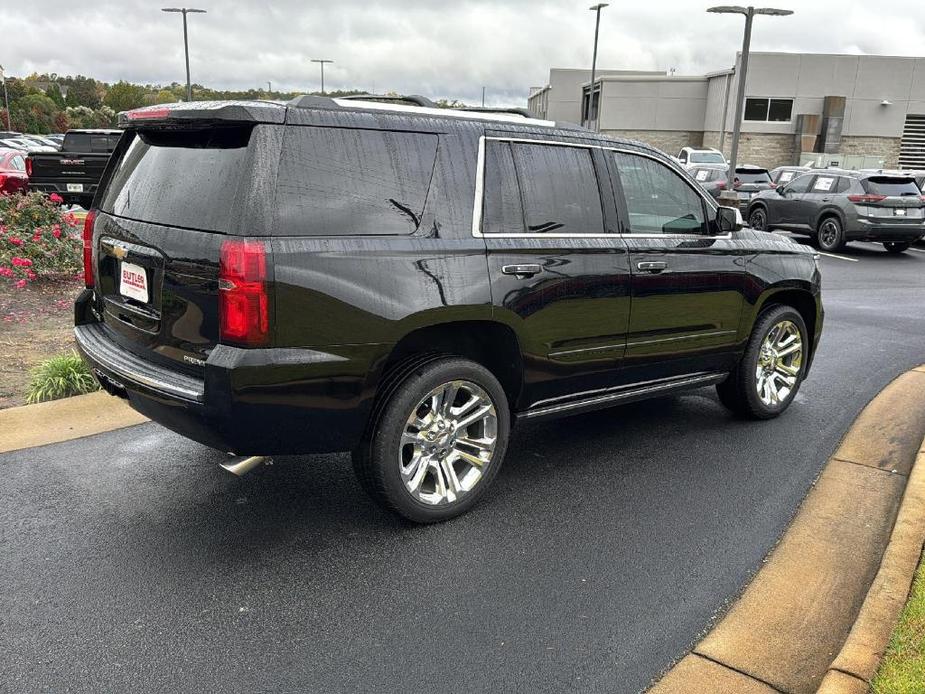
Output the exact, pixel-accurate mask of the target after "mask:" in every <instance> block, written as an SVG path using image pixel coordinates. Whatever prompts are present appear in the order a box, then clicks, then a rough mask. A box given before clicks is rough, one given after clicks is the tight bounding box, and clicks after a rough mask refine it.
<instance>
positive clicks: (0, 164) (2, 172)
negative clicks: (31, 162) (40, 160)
mask: <svg viewBox="0 0 925 694" xmlns="http://www.w3.org/2000/svg"><path fill="white" fill-rule="evenodd" d="M28 188H29V176H28V175H27V174H26V157H25V155H24V154H23V153H22V152H20V151H19V150H18V149H0V194H2V193H7V194H12V193H25V192H26V190H27V189H28Z"/></svg>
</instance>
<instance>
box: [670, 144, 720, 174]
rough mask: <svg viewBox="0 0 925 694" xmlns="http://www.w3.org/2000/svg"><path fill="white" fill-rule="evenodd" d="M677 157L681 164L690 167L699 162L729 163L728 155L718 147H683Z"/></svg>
mask: <svg viewBox="0 0 925 694" xmlns="http://www.w3.org/2000/svg"><path fill="white" fill-rule="evenodd" d="M677 159H678V161H679V162H681V166H684V167H685V168H688V169H689V168H690V167H692V166H697V165H699V164H728V163H729V162H728V161H726V157H725V156H724V155H723V153H722V152H720V151H719V150H718V149H713V148H712V147H683V148H682V149H681V151H680V152H678V156H677Z"/></svg>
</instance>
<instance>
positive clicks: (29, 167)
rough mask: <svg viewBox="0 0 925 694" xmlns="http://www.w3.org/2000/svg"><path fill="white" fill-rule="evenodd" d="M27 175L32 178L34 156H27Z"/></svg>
mask: <svg viewBox="0 0 925 694" xmlns="http://www.w3.org/2000/svg"><path fill="white" fill-rule="evenodd" d="M26 176H28V177H29V178H32V157H26Z"/></svg>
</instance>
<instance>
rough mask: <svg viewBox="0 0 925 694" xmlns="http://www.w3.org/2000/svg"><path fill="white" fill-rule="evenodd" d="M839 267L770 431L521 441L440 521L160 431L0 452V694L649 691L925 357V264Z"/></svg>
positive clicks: (691, 402)
mask: <svg viewBox="0 0 925 694" xmlns="http://www.w3.org/2000/svg"><path fill="white" fill-rule="evenodd" d="M835 255H836V256H837V257H824V258H823V259H822V265H823V273H824V301H825V307H826V312H827V316H826V328H825V332H824V335H823V340H822V345H821V348H820V352H819V355H818V357H817V358H816V362H815V365H814V368H813V373H812V375H811V377H810V379H809V380H808V381H807V382H806V383H805V385H804V386H803V389H802V390H801V392H800V394H799V396H798V399H797V402H796V403H795V404H794V406H793V407H791V408H790V410H789V411H788V412H787V413H786V414H785V415H784V416H782V417H781V418H779V419H777V420H774V421H771V422H762V423H754V422H739V421H736V420H734V419H732V418H730V416H729V415H728V414H727V413H726V411H725V410H723V409H722V408H721V407H720V405H719V404H718V402H717V400H716V398H715V395H714V393H713V391H712V390H703V391H697V392H695V393H693V394H691V395H687V396H684V397H675V398H669V399H661V400H656V401H650V402H648V403H643V404H639V405H631V406H626V407H622V408H615V409H611V410H606V411H602V412H598V413H594V414H591V415H586V416H582V417H574V418H570V419H564V420H559V421H556V422H553V423H546V424H538V425H531V426H524V427H522V428H520V429H518V430H517V432H516V434H515V437H514V439H513V441H512V444H511V449H510V453H509V456H508V460H507V461H506V463H505V467H504V469H503V470H502V471H501V474H500V476H499V478H498V479H497V481H496V483H495V485H494V489H493V490H492V493H491V494H490V495H489V496H488V498H487V499H486V501H485V503H483V504H482V505H481V506H479V507H478V508H476V509H475V510H474V511H473V512H471V513H469V514H468V515H466V516H463V517H461V518H459V519H457V520H455V521H453V522H450V523H446V524H442V525H438V526H430V527H413V526H409V525H407V524H404V523H402V522H400V521H398V520H396V519H394V518H392V517H391V516H388V515H386V514H384V513H383V512H381V511H380V510H379V508H378V507H377V506H375V505H374V504H373V503H372V502H371V501H369V500H368V499H367V498H366V497H365V496H363V494H362V492H361V491H360V489H359V487H358V485H357V483H356V482H355V481H354V478H353V474H352V471H351V468H350V466H349V461H348V459H347V458H346V456H334V455H332V456H314V457H304V458H288V459H280V460H278V461H277V462H276V464H275V465H273V466H272V467H267V468H263V469H261V470H258V471H257V472H256V473H254V474H252V475H251V476H249V477H246V478H244V479H237V478H234V477H232V476H230V475H228V474H227V473H225V472H223V471H222V470H220V469H219V468H218V467H217V465H216V463H217V462H218V461H219V460H220V459H222V456H221V455H220V454H218V453H215V452H213V451H210V450H209V449H206V448H203V447H201V446H199V445H197V444H194V443H191V442H188V441H186V440H184V439H182V438H181V437H179V436H177V435H174V434H172V433H170V432H168V431H166V430H164V429H162V428H160V427H159V426H157V425H155V424H144V425H141V426H137V427H133V428H130V429H124V430H121V431H116V432H112V433H108V434H103V435H99V436H95V437H91V438H87V439H82V440H77V441H72V442H68V443H63V444H56V445H51V446H46V447H43V448H38V449H31V450H28V451H22V452H15V453H8V454H4V455H0V479H3V483H2V484H0V528H2V530H0V552H2V555H0V556H2V562H0V644H2V653H3V655H2V660H3V661H4V664H3V666H2V667H3V675H2V677H0V690H3V691H10V692H14V691H15V692H32V691H74V692H84V691H86V692H98V691H127V690H131V691H188V690H203V691H223V692H224V691H241V692H253V691H293V692H295V691H300V692H301V691H324V692H367V691H368V692H399V691H400V692H423V691H441V692H443V691H448V692H451V691H460V692H461V691H485V692H487V691H495V692H498V691H517V692H561V691H581V692H598V691H600V692H604V691H607V692H614V691H620V692H622V691H629V692H632V691H637V690H640V689H642V688H644V687H645V686H646V685H647V684H648V683H649V682H650V680H651V679H652V678H653V677H655V676H657V675H658V674H659V673H660V672H661V671H662V670H663V669H664V668H666V667H667V666H669V665H670V664H671V663H672V661H673V660H675V659H676V658H678V657H679V656H680V655H682V654H683V653H684V652H685V650H686V649H687V648H688V647H689V646H690V645H691V644H692V643H693V642H694V641H696V640H697V638H698V636H699V635H700V634H701V633H702V632H703V631H704V630H705V629H706V628H707V627H708V626H709V625H710V624H711V622H712V620H713V619H714V618H715V616H716V615H717V614H719V613H721V612H722V610H723V608H724V605H726V604H727V603H728V601H730V600H732V599H734V598H735V596H736V595H737V594H738V593H739V592H740V591H741V589H742V588H743V587H744V585H745V584H746V583H747V581H748V579H749V577H750V576H751V574H752V573H753V572H754V571H755V570H757V568H758V567H759V566H760V564H761V561H762V558H763V557H764V556H765V555H766V554H767V552H768V551H769V550H770V549H771V548H772V547H773V545H774V543H775V541H776V539H777V538H778V537H779V535H780V534H781V533H782V531H783V530H784V529H785V527H786V526H787V524H788V522H789V520H790V518H791V517H792V515H793V514H794V512H795V511H796V509H797V506H798V504H799V502H800V500H801V499H802V498H803V496H804V495H805V493H806V491H807V489H808V488H809V486H810V485H811V484H812V482H813V480H814V478H815V477H816V475H817V473H818V471H819V470H820V469H821V467H822V465H823V464H824V462H825V460H826V458H827V457H828V455H829V454H831V452H832V451H833V450H834V448H835V446H836V444H837V443H838V441H839V439H840V437H841V435H842V434H843V432H844V431H845V430H846V428H847V427H848V426H849V424H850V423H851V421H852V420H853V419H854V417H855V415H856V414H857V413H858V412H859V411H860V409H861V408H862V407H863V406H864V404H865V403H866V402H867V401H868V400H869V399H870V398H871V397H872V396H873V395H874V394H875V393H876V392H877V391H879V390H880V389H881V388H882V387H883V386H884V385H885V384H886V383H887V382H889V381H890V380H891V379H892V378H893V377H894V376H896V375H898V374H899V373H901V372H903V371H905V370H906V369H908V368H910V367H913V366H916V365H918V364H920V363H922V362H925V339H923V337H925V249H916V250H912V251H909V252H907V253H906V254H904V255H902V256H899V257H894V256H890V255H888V254H887V253H886V252H884V251H883V249H882V247H881V246H877V245H874V244H860V243H859V244H853V245H852V246H850V247H849V248H848V249H846V250H845V251H844V252H842V253H839V254H835Z"/></svg>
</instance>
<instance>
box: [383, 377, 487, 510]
mask: <svg viewBox="0 0 925 694" xmlns="http://www.w3.org/2000/svg"><path fill="white" fill-rule="evenodd" d="M497 438H498V416H497V414H496V413H495V404H494V402H493V401H492V399H491V396H489V395H488V393H487V392H485V390H483V389H482V388H481V387H479V386H478V385H476V384H475V383H472V382H471V381H450V382H449V383H444V384H443V385H440V386H437V387H436V388H434V389H433V390H432V391H430V393H428V394H427V395H426V396H425V397H424V398H423V399H422V400H421V402H420V403H418V406H417V407H416V408H414V410H413V411H412V413H411V415H410V416H409V417H408V421H407V423H406V424H405V430H404V432H403V433H402V436H401V441H400V443H399V445H398V449H399V450H398V461H399V462H398V464H399V466H400V470H401V478H402V482H404V485H405V488H406V489H407V490H408V492H409V493H410V494H411V496H412V497H413V498H414V499H416V500H417V501H420V502H421V503H424V504H428V505H431V506H446V505H448V504H452V503H454V502H456V501H458V500H459V499H460V497H462V496H463V495H465V494H466V493H467V492H470V491H472V489H473V488H474V487H475V486H476V485H477V484H478V483H479V480H481V479H482V476H483V474H484V472H485V468H486V466H488V465H489V464H490V463H491V458H492V454H493V453H494V450H495V442H496V441H497Z"/></svg>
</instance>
